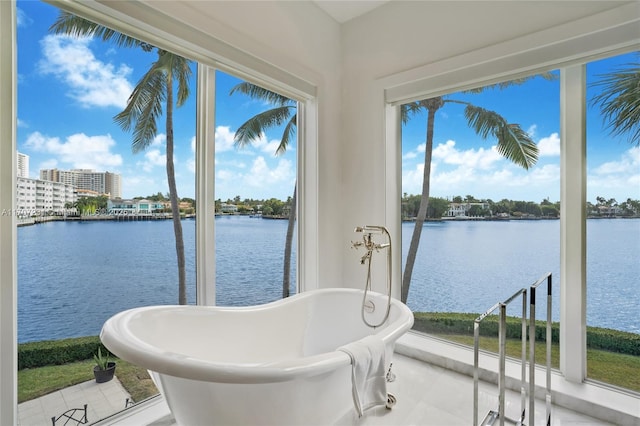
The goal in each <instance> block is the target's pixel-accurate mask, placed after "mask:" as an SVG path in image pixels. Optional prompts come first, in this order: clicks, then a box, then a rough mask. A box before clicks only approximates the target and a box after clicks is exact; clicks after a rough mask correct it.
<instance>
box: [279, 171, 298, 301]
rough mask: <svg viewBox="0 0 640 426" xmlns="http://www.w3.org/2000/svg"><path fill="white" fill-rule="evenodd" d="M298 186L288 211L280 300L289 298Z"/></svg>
mask: <svg viewBox="0 0 640 426" xmlns="http://www.w3.org/2000/svg"><path fill="white" fill-rule="evenodd" d="M297 189H298V184H297V183H296V186H294V188H293V197H292V198H291V209H290V211H289V224H288V225H287V239H286V242H285V245H284V272H283V276H282V298H285V297H289V289H290V288H291V252H292V246H293V230H294V229H295V223H296V210H297V201H296V193H297Z"/></svg>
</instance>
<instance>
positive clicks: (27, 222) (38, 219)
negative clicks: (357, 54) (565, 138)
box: [17, 213, 640, 227]
mask: <svg viewBox="0 0 640 426" xmlns="http://www.w3.org/2000/svg"><path fill="white" fill-rule="evenodd" d="M215 217H216V218H218V217H228V218H230V217H250V218H256V219H267V220H288V219H289V217H288V216H267V215H260V216H258V215H255V214H228V213H222V214H221V213H216V214H215ZM195 218H196V215H195V214H189V215H183V216H181V220H185V219H195ZM170 219H172V216H171V214H170V213H160V214H157V213H156V214H152V215H149V214H147V215H95V216H34V217H29V218H18V220H17V226H18V227H21V226H32V225H38V224H40V223H48V222H94V221H107V220H108V221H116V222H142V221H155V220H170ZM587 219H595V220H614V219H623V220H624V219H640V216H612V217H602V216H588V217H587ZM536 220H548V221H553V220H560V218H559V217H535V216H533V217H518V216H510V217H471V216H455V217H443V218H439V219H434V218H427V219H425V223H426V222H429V223H438V222H442V223H444V222H469V221H472V222H510V221H536ZM415 221H416V220H415V218H411V219H402V223H413V222H415Z"/></svg>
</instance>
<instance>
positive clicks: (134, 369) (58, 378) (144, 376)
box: [18, 334, 640, 402]
mask: <svg viewBox="0 0 640 426" xmlns="http://www.w3.org/2000/svg"><path fill="white" fill-rule="evenodd" d="M436 335H437V336H438V337H442V338H444V339H448V340H451V341H455V342H458V343H462V344H465V345H469V346H472V347H473V337H472V336H466V335H459V334H436ZM480 346H481V348H482V349H485V350H488V351H492V352H496V353H497V352H498V340H497V338H492V337H481V338H480ZM528 350H529V349H528V348H527V357H528V355H529V352H528ZM520 351H521V342H520V340H515V339H507V355H508V356H510V357H514V358H520V353H521V352H520ZM545 357H546V346H545V343H544V342H536V361H537V363H538V364H542V365H544V363H545V362H546V358H545ZM551 358H552V362H551V364H552V367H553V368H558V365H559V347H558V345H557V344H554V345H552V351H551ZM116 361H117V367H116V377H117V378H118V380H120V382H121V383H122V385H123V386H124V388H125V389H126V390H127V392H129V394H130V395H131V397H132V398H133V400H134V401H135V402H139V401H142V400H143V399H146V398H148V397H150V396H153V395H155V394H157V393H158V390H157V389H156V387H155V385H154V384H153V382H152V380H151V378H150V377H149V374H148V373H147V370H145V369H144V368H140V367H138V366H135V365H133V364H130V363H128V362H126V361H123V360H120V359H117V358H116ZM94 365H95V362H94V361H93V360H92V359H91V360H86V361H80V362H74V363H69V364H64V365H54V366H46V367H39V368H29V369H23V370H20V371H18V402H24V401H28V400H30V399H33V398H37V397H40V396H43V395H46V394H48V393H50V392H54V391H56V390H59V389H63V388H65V387H68V386H72V385H75V384H78V383H82V382H85V381H87V380H94V377H93V366H94ZM638 371H640V357H638V356H633V355H625V354H619V353H614V352H608V351H602V350H594V349H588V350H587V376H588V377H589V378H590V379H593V380H598V381H601V382H605V383H609V384H612V385H615V386H619V387H622V388H626V389H630V390H632V391H636V392H640V374H638Z"/></svg>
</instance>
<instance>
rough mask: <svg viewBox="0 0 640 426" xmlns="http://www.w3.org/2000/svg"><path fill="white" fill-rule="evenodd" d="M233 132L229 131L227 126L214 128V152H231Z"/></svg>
mask: <svg viewBox="0 0 640 426" xmlns="http://www.w3.org/2000/svg"><path fill="white" fill-rule="evenodd" d="M234 136H235V132H232V131H231V128H230V127H229V126H218V127H216V134H215V141H216V152H225V151H231V150H233V137H234Z"/></svg>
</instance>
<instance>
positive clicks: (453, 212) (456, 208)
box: [444, 203, 490, 217]
mask: <svg viewBox="0 0 640 426" xmlns="http://www.w3.org/2000/svg"><path fill="white" fill-rule="evenodd" d="M473 206H478V207H479V208H480V209H481V210H489V208H490V207H489V203H449V210H447V212H446V213H445V214H444V216H445V217H461V216H469V210H470V209H471V207H473Z"/></svg>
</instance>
